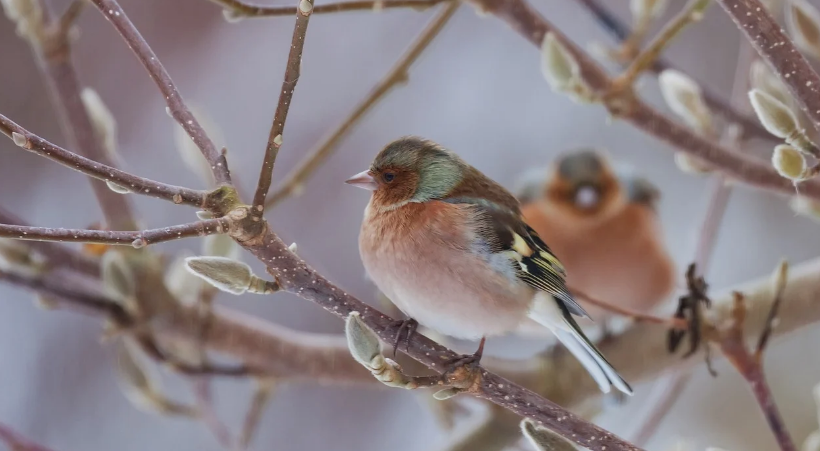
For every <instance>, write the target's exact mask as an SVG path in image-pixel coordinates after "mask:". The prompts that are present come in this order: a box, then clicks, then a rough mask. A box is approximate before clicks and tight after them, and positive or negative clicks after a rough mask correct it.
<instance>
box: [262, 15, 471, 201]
mask: <svg viewBox="0 0 820 451" xmlns="http://www.w3.org/2000/svg"><path fill="white" fill-rule="evenodd" d="M388 4H389V2H388ZM459 6H460V2H459V1H452V2H450V3H448V4H447V5H446V6H444V7H443V9H442V10H441V12H439V13H438V14H437V15H436V16H435V17H434V18H433V19H432V20H431V21H430V23H429V24H428V25H427V26H426V27H425V28H424V30H422V31H421V33H419V35H418V36H417V37H416V39H415V40H414V41H413V43H412V44H410V47H409V48H408V49H407V50H406V51H405V52H404V54H403V55H402V56H401V57H400V58H399V60H398V61H396V64H394V65H393V67H392V68H391V69H390V71H389V72H388V73H387V75H385V76H384V78H382V79H381V80H380V81H379V83H378V84H377V85H376V86H375V87H374V88H373V90H372V91H370V93H369V94H368V95H367V97H365V99H364V100H362V101H361V102H360V103H359V104H358V105H356V108H355V109H354V110H353V112H352V113H350V115H349V116H348V117H347V118H346V119H345V120H344V121H342V123H341V124H339V126H337V127H336V129H334V130H333V132H331V133H330V135H328V136H327V137H326V138H324V139H323V140H322V141H321V142H320V143H319V144H318V145H317V146H316V147H314V148H313V149H312V150H311V151H310V152H308V154H307V156H306V157H305V158H304V159H303V160H302V161H301V162H300V163H299V164H298V165H297V166H296V168H295V169H294V170H293V171H292V172H291V173H290V174H288V175H287V176H286V177H285V180H284V181H283V182H282V183H281V184H280V186H279V188H277V189H276V191H274V192H273V194H271V196H270V197H269V198H268V200H267V202H265V207H272V206H274V205H276V204H278V203H279V202H281V201H282V200H284V199H285V198H287V197H288V196H290V195H292V194H294V193H295V192H298V190H299V188H300V187H301V186H302V184H303V183H305V181H306V180H307V179H308V178H309V177H310V176H311V174H313V172H314V171H315V170H316V169H317V168H318V167H319V166H321V165H322V163H324V162H325V161H326V160H327V158H328V157H329V156H330V155H331V154H332V153H333V151H334V150H336V149H337V148H338V146H339V144H340V143H341V141H342V139H344V138H345V137H346V136H347V134H348V133H350V131H351V130H353V128H354V127H355V126H356V124H358V122H359V121H360V120H362V118H364V116H365V115H366V114H367V113H368V112H369V111H370V110H371V109H373V107H374V106H376V104H377V103H379V101H381V100H382V99H383V98H384V97H385V96H387V94H388V93H389V92H390V91H391V90H392V89H393V88H394V87H396V86H397V85H400V84H402V83H405V82H407V78H408V74H407V71H408V70H409V69H410V66H412V65H413V63H415V62H416V60H417V59H418V58H419V56H421V54H422V53H423V52H424V50H426V49H427V47H429V46H430V43H431V42H433V40H434V39H435V38H436V36H438V34H439V32H441V30H442V29H443V28H444V26H445V25H446V24H447V22H448V21H449V20H450V18H451V17H452V16H453V14H454V13H455V11H456V9H458V7H459ZM318 8H319V7H316V9H314V12H315V11H316V10H317V9H318Z"/></svg>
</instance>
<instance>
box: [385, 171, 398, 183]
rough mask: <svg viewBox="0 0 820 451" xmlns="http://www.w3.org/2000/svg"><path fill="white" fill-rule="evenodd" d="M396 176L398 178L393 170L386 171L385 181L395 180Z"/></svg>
mask: <svg viewBox="0 0 820 451" xmlns="http://www.w3.org/2000/svg"><path fill="white" fill-rule="evenodd" d="M394 178H396V174H394V173H392V172H385V173H384V181H385V182H387V183H390V182H392V181H393V179H394Z"/></svg>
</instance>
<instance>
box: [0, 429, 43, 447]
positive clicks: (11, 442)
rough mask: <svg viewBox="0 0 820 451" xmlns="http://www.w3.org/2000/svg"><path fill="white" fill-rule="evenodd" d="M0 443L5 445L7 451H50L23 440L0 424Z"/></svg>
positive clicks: (20, 436)
mask: <svg viewBox="0 0 820 451" xmlns="http://www.w3.org/2000/svg"><path fill="white" fill-rule="evenodd" d="M0 441H3V442H5V443H6V446H8V447H9V451H52V450H51V449H50V448H46V447H45V446H42V445H38V444H37V443H34V442H32V441H31V440H29V439H27V438H24V437H23V436H22V435H20V434H18V433H17V432H15V431H14V430H12V429H11V428H10V427H8V426H6V425H5V424H2V423H0Z"/></svg>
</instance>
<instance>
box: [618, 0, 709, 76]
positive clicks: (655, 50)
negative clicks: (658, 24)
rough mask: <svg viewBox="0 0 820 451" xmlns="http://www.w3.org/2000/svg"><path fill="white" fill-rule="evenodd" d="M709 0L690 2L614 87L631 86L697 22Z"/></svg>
mask: <svg viewBox="0 0 820 451" xmlns="http://www.w3.org/2000/svg"><path fill="white" fill-rule="evenodd" d="M710 2H711V0H690V1H689V3H687V4H686V6H684V7H683V9H682V10H681V12H680V13H678V15H677V16H675V17H674V18H673V19H672V20H671V21H670V22H669V23H668V24H666V26H665V27H664V28H663V30H661V32H660V33H659V34H658V36H657V37H656V38H655V39H654V40H653V41H652V42H651V43H650V44H649V45H648V46H647V47H646V49H645V50H643V51H641V53H639V54H638V56H637V57H636V58H635V60H634V61H633V62H632V64H630V65H629V67H627V68H626V70H625V71H624V73H623V74H622V75H620V76H619V77H617V78H616V79H615V80H614V83H615V84H616V85H622V86H632V85H633V84H634V83H635V80H637V78H638V76H639V75H640V74H641V73H642V72H643V71H644V70H646V69H648V68H649V67H651V66H652V64H653V63H654V62H655V60H656V59H658V56H660V54H661V52H662V51H663V49H665V48H666V47H667V46H668V45H669V43H670V42H672V40H673V39H675V37H676V36H678V35H679V34H680V33H681V31H683V29H684V28H686V26H687V25H689V24H691V23H694V22H697V21H699V20H700V19H701V18H702V17H703V11H704V10H705V9H706V8H707V7H708V6H709V4H710Z"/></svg>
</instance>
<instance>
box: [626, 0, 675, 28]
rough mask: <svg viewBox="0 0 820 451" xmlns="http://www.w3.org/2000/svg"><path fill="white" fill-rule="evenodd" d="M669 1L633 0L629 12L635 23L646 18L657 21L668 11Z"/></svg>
mask: <svg viewBox="0 0 820 451" xmlns="http://www.w3.org/2000/svg"><path fill="white" fill-rule="evenodd" d="M668 4H669V2H668V0H631V1H630V2H629V10H630V11H631V12H632V18H633V21H634V22H635V23H638V22H641V21H642V20H645V19H646V18H652V19H656V18H658V16H660V15H661V14H663V13H664V11H666V6H667V5H668Z"/></svg>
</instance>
